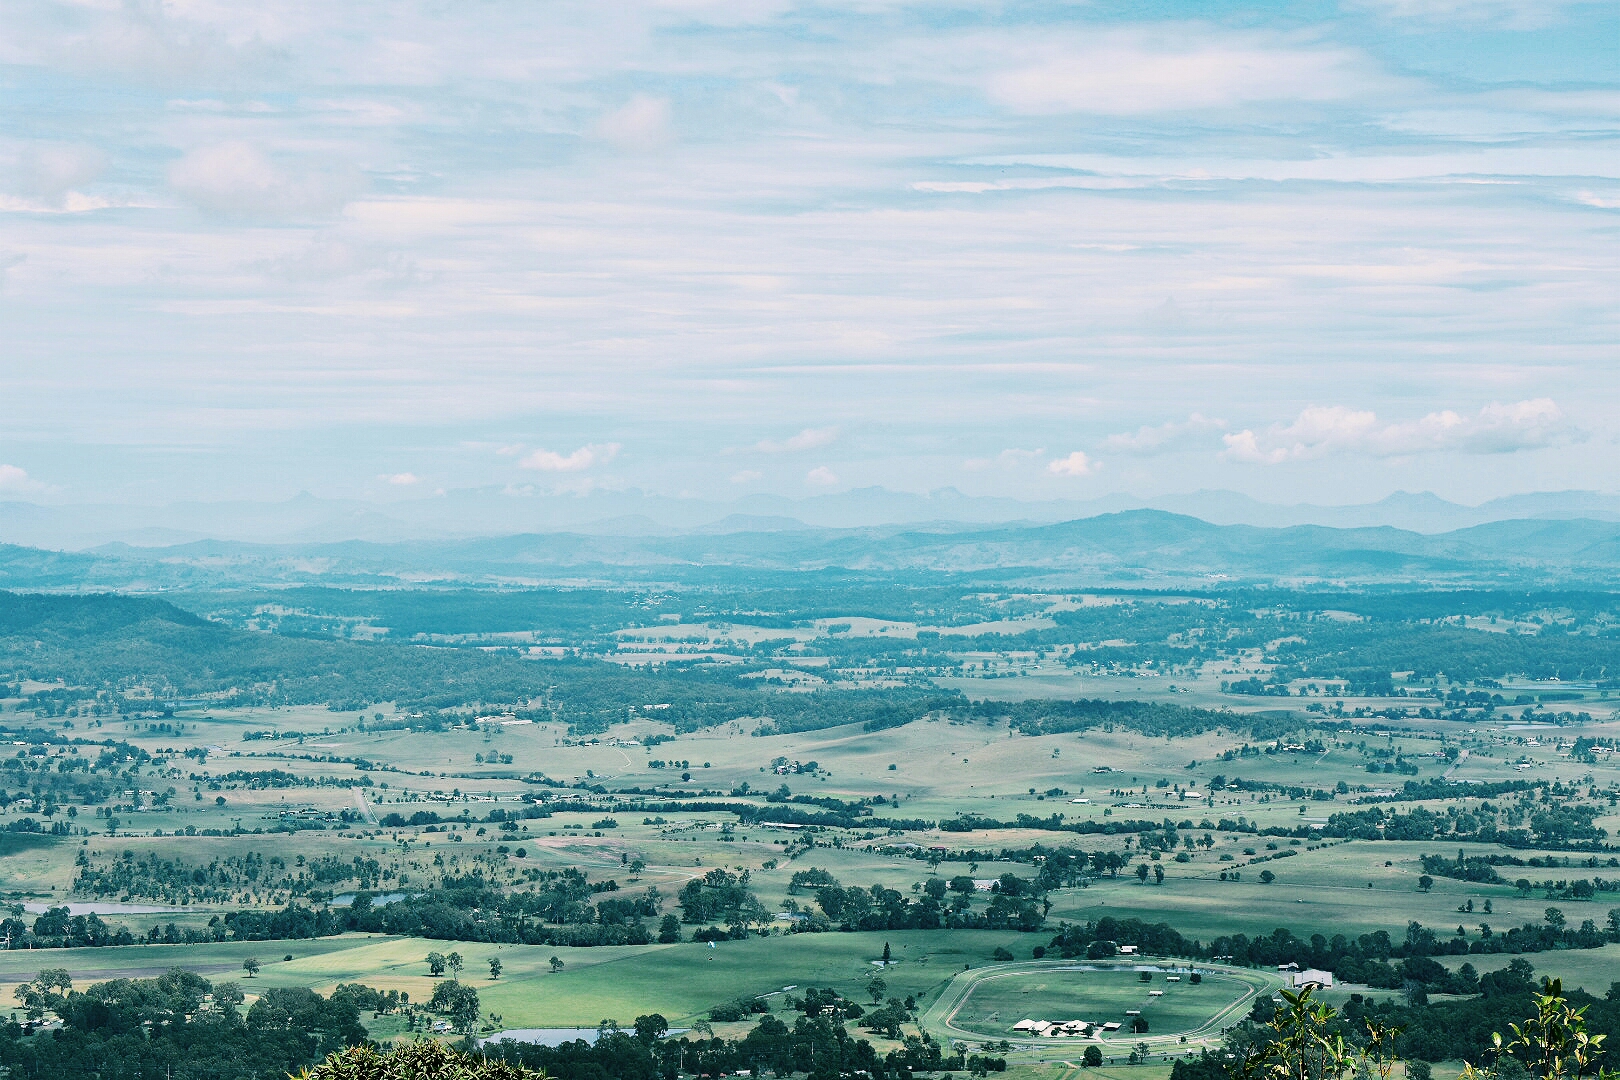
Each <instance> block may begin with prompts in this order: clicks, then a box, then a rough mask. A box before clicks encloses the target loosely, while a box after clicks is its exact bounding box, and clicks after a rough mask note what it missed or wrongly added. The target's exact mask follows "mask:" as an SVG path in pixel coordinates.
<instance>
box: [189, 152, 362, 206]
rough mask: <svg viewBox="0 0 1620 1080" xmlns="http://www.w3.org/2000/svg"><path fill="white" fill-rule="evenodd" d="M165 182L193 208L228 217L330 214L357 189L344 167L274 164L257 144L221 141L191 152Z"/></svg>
mask: <svg viewBox="0 0 1620 1080" xmlns="http://www.w3.org/2000/svg"><path fill="white" fill-rule="evenodd" d="M169 186H170V187H172V188H173V189H174V190H175V192H177V193H178V194H179V195H180V196H181V197H182V198H184V199H186V200H187V201H188V202H190V203H191V204H192V205H193V206H196V207H197V208H198V209H199V210H202V211H203V212H205V213H208V214H214V215H217V216H219V217H227V218H242V217H247V218H258V217H270V218H299V217H309V216H320V215H324V214H329V213H331V212H333V211H335V210H337V209H339V208H340V207H342V206H343V204H344V203H345V202H347V201H348V200H349V198H350V197H351V196H352V195H354V194H355V193H356V192H357V191H358V190H359V187H360V183H359V177H358V176H357V175H354V174H353V173H351V172H348V171H345V170H329V169H322V168H320V167H318V166H317V165H315V164H314V163H311V162H307V161H306V162H289V163H285V164H283V163H278V162H276V161H274V160H272V159H271V158H270V157H269V156H268V155H266V154H265V152H264V151H263V150H261V149H259V148H258V147H257V146H254V145H252V144H251V143H246V142H225V143H218V144H216V145H213V146H204V147H200V148H198V149H196V150H193V151H191V152H190V153H188V154H187V155H186V156H185V157H183V158H181V159H180V160H179V161H177V162H175V163H174V165H173V166H172V167H171V168H170V169H169Z"/></svg>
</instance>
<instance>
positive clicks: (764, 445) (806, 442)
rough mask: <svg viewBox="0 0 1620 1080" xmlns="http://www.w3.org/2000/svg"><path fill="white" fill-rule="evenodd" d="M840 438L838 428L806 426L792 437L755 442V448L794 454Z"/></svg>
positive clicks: (763, 450)
mask: <svg viewBox="0 0 1620 1080" xmlns="http://www.w3.org/2000/svg"><path fill="white" fill-rule="evenodd" d="M837 438H838V429H837V428H835V427H825V428H805V429H804V430H803V431H801V432H799V433H798V434H797V435H794V436H793V437H791V438H787V439H782V440H781V441H777V440H776V439H761V440H760V441H759V442H757V443H755V444H754V449H755V450H758V451H759V452H760V453H761V454H792V453H797V452H798V451H800V450H814V449H815V448H816V447H818V446H826V445H828V444H829V443H832V442H833V441H834V440H836V439H837Z"/></svg>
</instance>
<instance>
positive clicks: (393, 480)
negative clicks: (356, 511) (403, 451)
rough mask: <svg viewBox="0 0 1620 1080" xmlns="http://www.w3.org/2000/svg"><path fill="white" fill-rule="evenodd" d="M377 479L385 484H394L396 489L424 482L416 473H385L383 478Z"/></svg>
mask: <svg viewBox="0 0 1620 1080" xmlns="http://www.w3.org/2000/svg"><path fill="white" fill-rule="evenodd" d="M377 479H379V480H381V481H382V482H383V483H385V484H393V485H394V486H395V487H410V486H411V485H412V484H419V483H421V482H422V478H421V477H419V476H417V475H416V474H415V473H408V472H402V473H384V474H383V475H382V476H379V477H377Z"/></svg>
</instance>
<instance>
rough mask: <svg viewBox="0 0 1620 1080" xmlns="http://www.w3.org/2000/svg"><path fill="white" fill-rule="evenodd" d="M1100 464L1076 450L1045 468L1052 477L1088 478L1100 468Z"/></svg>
mask: <svg viewBox="0 0 1620 1080" xmlns="http://www.w3.org/2000/svg"><path fill="white" fill-rule="evenodd" d="M1101 467H1102V466H1101V464H1100V463H1099V462H1098V461H1097V460H1096V459H1094V458H1091V457H1088V456H1087V455H1086V454H1085V453H1084V452H1083V451H1080V450H1076V451H1075V452H1074V453H1072V454H1070V455H1069V456H1068V457H1063V458H1058V459H1057V460H1056V461H1053V462H1050V463H1048V464H1047V466H1046V471H1047V472H1049V473H1051V474H1053V475H1054V476H1089V475H1091V474H1092V473H1094V472H1096V471H1097V470H1098V469H1099V468H1101Z"/></svg>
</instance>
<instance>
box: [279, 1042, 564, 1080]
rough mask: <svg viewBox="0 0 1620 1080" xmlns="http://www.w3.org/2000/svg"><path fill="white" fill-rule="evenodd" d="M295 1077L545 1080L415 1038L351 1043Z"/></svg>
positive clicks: (320, 1079) (496, 1061)
mask: <svg viewBox="0 0 1620 1080" xmlns="http://www.w3.org/2000/svg"><path fill="white" fill-rule="evenodd" d="M297 1080H547V1078H546V1074H545V1073H543V1072H540V1071H538V1070H535V1069H529V1068H525V1067H524V1066H522V1065H514V1064H512V1063H510V1062H506V1061H502V1060H500V1059H499V1058H486V1057H483V1056H481V1055H476V1054H465V1053H462V1052H461V1051H460V1050H457V1049H455V1048H453V1047H450V1046H446V1045H444V1044H443V1043H437V1042H433V1041H431V1040H428V1039H418V1040H417V1041H415V1042H410V1043H406V1044H405V1045H404V1046H401V1047H399V1048H398V1049H395V1050H378V1049H377V1048H376V1047H372V1046H354V1047H350V1048H349V1049H347V1050H342V1051H339V1052H338V1053H335V1054H333V1055H332V1056H331V1057H329V1058H327V1059H326V1060H325V1061H323V1062H321V1063H320V1064H319V1065H316V1066H313V1067H311V1068H308V1069H305V1070H303V1071H302V1072H300V1073H299V1074H298V1076H297Z"/></svg>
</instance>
